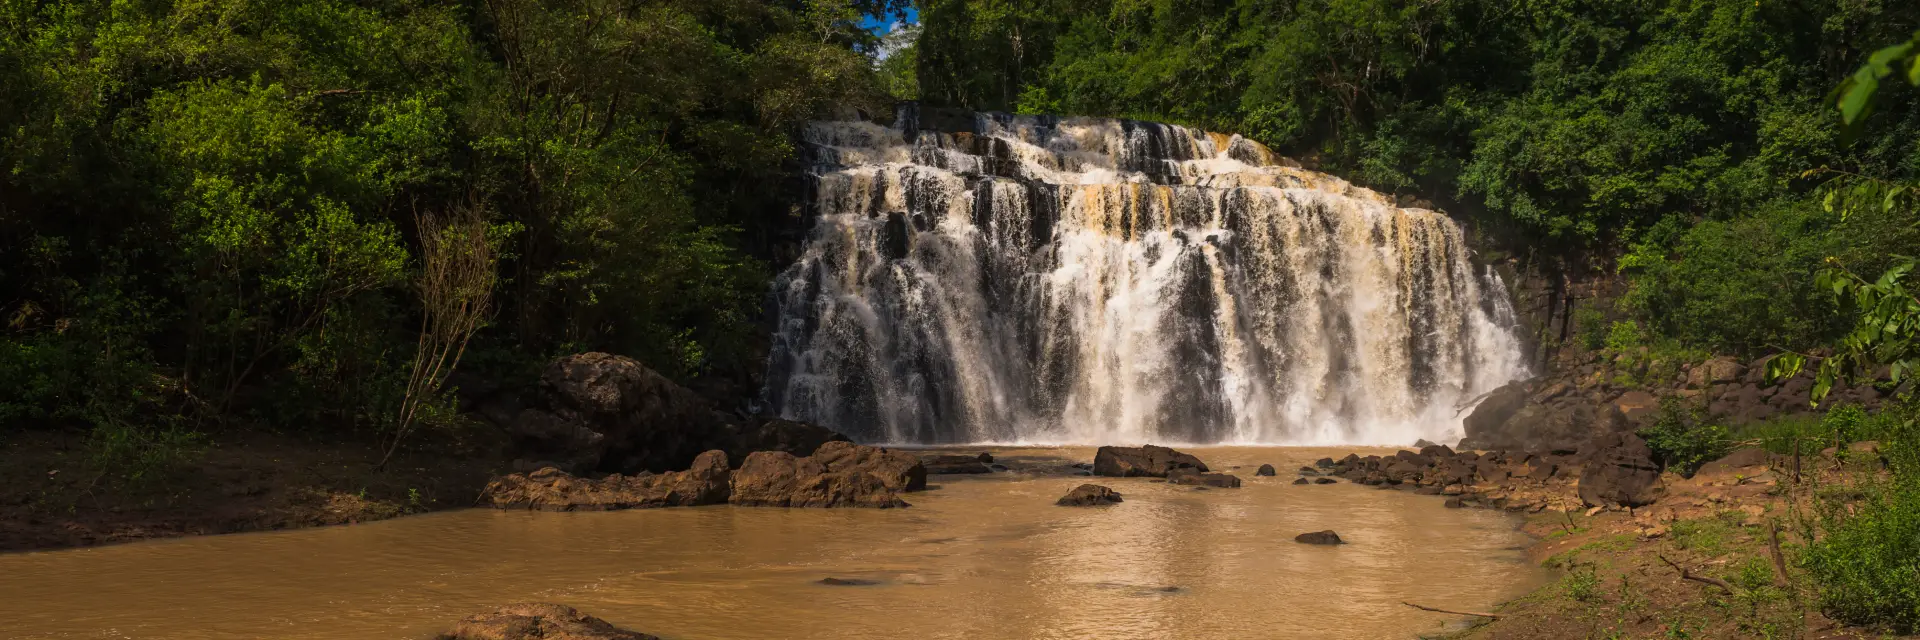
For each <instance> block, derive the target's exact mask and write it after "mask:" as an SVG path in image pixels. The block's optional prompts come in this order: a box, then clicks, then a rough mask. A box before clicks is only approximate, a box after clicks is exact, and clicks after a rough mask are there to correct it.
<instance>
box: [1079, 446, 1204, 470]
mask: <svg viewBox="0 0 1920 640" xmlns="http://www.w3.org/2000/svg"><path fill="white" fill-rule="evenodd" d="M1176 469H1192V470H1194V471H1199V472H1203V473H1204V472H1206V471H1209V469H1208V468H1207V463H1205V462H1201V461H1200V459H1199V458H1196V457H1194V456H1192V455H1190V454H1185V453H1181V452H1178V451H1174V450H1172V449H1168V448H1166V447H1156V446H1154V445H1146V446H1144V447H1100V450H1099V451H1098V452H1097V453H1095V454H1094V457H1093V475H1096V476H1108V477H1115V478H1133V477H1152V478H1164V477H1167V474H1168V473H1171V472H1173V471H1174V470H1176Z"/></svg>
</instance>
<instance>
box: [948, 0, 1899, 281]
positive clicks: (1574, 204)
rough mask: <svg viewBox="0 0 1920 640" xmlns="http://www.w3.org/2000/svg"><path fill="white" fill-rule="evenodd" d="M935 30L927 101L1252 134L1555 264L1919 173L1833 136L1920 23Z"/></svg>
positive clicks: (1531, 13)
mask: <svg viewBox="0 0 1920 640" xmlns="http://www.w3.org/2000/svg"><path fill="white" fill-rule="evenodd" d="M921 16H922V18H923V20H924V22H925V25H926V33H925V37H924V38H923V39H922V45H921V46H922V50H921V52H920V63H921V69H920V77H921V79H922V80H923V84H924V85H925V88H926V89H927V90H926V91H925V92H924V97H925V98H926V99H928V100H930V101H933V102H936V103H940V104H948V105H962V106H970V107H976V108H989V109H1005V110H1011V109H1014V108H1018V109H1020V110H1022V111H1037V110H1057V111H1062V112H1066V113H1072V114H1085V115H1108V116H1122V117H1135V118H1143V119H1153V120H1162V121H1172V122H1180V123H1185V124H1191V125H1196V126H1202V127H1207V128H1211V129H1215V130H1224V131H1232V132H1237V133H1241V134H1245V135H1248V136H1251V137H1254V138H1256V139H1258V140H1260V141H1262V142H1265V143H1267V144H1268V145H1269V146H1272V147H1274V148H1275V149H1277V150H1280V151H1281V152H1283V153H1288V154H1293V155H1298V156H1308V157H1312V158H1315V159H1317V160H1319V161H1320V162H1321V163H1322V164H1323V165H1324V166H1325V167H1327V168H1328V169H1330V170H1333V171H1334V172H1336V173H1339V174H1341V175H1342V176H1343V177H1347V178H1350V179H1356V180H1358V181H1360V182H1362V183H1364V184H1366V185H1368V186H1372V187H1375V188H1379V189H1382V190H1386V191H1396V192H1404V191H1415V192H1419V193H1422V194H1424V195H1428V196H1429V197H1435V196H1439V197H1445V198H1451V199H1454V200H1455V201H1456V202H1457V203H1458V204H1459V205H1461V207H1460V208H1461V209H1464V212H1467V213H1478V214H1481V216H1482V217H1483V218H1484V219H1485V220H1486V221H1488V222H1490V223H1492V224H1493V225H1494V226H1495V227H1499V228H1509V229H1515V230H1518V231H1521V232H1522V233H1523V234H1524V235H1525V236H1527V237H1529V238H1532V239H1536V240H1539V241H1541V242H1540V244H1539V246H1544V247H1549V248H1596V247H1608V246H1620V245H1621V244H1624V243H1626V242H1631V241H1633V240H1635V238H1634V235H1635V232H1637V231H1639V230H1644V229H1647V228H1650V227H1652V226H1653V225H1654V224H1656V223H1658V222H1659V221H1660V220H1662V219H1663V218H1666V217H1667V216H1669V215H1683V216H1687V217H1689V218H1693V217H1700V216H1704V217H1706V218H1708V219H1715V220H1728V219H1735V218H1739V217H1741V216H1743V215H1745V214H1746V213H1747V212H1748V211H1750V210H1751V209H1752V208H1754V207H1756V206H1759V205H1762V204H1764V203H1767V202H1770V201H1773V200H1775V199H1778V198H1781V197H1790V196H1794V195H1798V194H1799V193H1802V191H1801V190H1802V189H1804V187H1805V186H1806V185H1804V184H1797V183H1796V182H1795V181H1794V179H1793V176H1795V175H1797V174H1798V173H1800V172H1801V171H1803V170H1805V169H1806V168H1808V167H1812V166H1819V165H1820V164H1823V163H1824V164H1831V165H1834V166H1839V165H1841V164H1845V165H1847V166H1850V167H1856V168H1862V169H1870V170H1874V171H1879V170H1883V169H1884V170H1887V171H1890V172H1900V171H1906V172H1911V171H1913V170H1914V169H1915V167H1914V166H1913V165H1912V164H1911V159H1912V157H1913V153H1914V145H1913V140H1912V139H1911V138H1910V137H1903V134H1910V133H1912V132H1914V131H1920V114H1914V113H1911V112H1906V113H1894V112H1892V111H1883V112H1881V113H1879V114H1877V115H1876V116H1874V119H1875V120H1877V121H1879V122H1881V123H1882V125H1883V126H1884V127H1886V128H1885V129H1884V130H1882V132H1881V133H1880V134H1879V137H1877V138H1874V139H1873V140H1872V141H1871V143H1870V144H1865V145H1860V146H1856V147H1853V148H1848V147H1846V146H1845V142H1844V141H1843V139H1842V137H1841V135H1840V126H1839V123H1836V122H1833V121H1831V120H1829V119H1826V118H1823V117H1820V114H1821V113H1822V111H1823V109H1824V108H1827V106H1828V104H1829V103H1828V90H1829V89H1830V88H1831V87H1832V86H1833V83H1834V82H1835V81H1837V80H1838V79H1839V78H1840V76H1841V74H1842V73H1843V69H1842V68H1841V67H1840V66H1839V65H1836V64H1835V61H1857V60H1861V59H1864V58H1866V57H1868V54H1869V53H1871V51H1870V50H1867V49H1862V48H1860V47H1862V46H1865V45H1867V44H1868V43H1874V44H1878V43H1884V42H1888V41H1892V40H1894V39H1896V38H1901V39H1904V38H1905V37H1906V36H1907V35H1908V34H1910V33H1912V32H1913V30H1914V29H1915V28H1916V27H1920V7H1916V6H1914V5H1913V4H1912V3H1898V2H1886V1H1882V0H1870V1H1868V2H1836V1H1832V0H1793V1H1790V2H1774V3H1759V4H1754V3H1739V2H1722V1H1719V0H1629V1H1624V2H1598V1H1589V0H1570V1H1563V2H1545V3H1519V4H1515V3H1511V2H1498V1H1494V0H1441V1H1438V2H1415V1H1409V0H1287V1H1283V2H1255V1H1253V0H1208V1H1201V2H1172V1H1169V0H1099V1H1096V2H1058V1H1048V2H1006V1H1005V0H936V1H931V2H926V3H923V7H922V12H921ZM1843 64H1844V63H1843ZM1776 275H1779V274H1776Z"/></svg>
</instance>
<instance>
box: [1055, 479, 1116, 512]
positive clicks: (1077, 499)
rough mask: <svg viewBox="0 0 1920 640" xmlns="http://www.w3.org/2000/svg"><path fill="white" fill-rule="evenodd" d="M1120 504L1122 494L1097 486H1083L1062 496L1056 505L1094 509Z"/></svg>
mask: <svg viewBox="0 0 1920 640" xmlns="http://www.w3.org/2000/svg"><path fill="white" fill-rule="evenodd" d="M1116 502H1120V492H1118V491H1114V490H1113V489H1109V488H1107V487H1103V486H1100V485H1097V484H1083V485H1080V486H1079V487H1076V488H1074V490H1072V491H1069V492H1067V495H1065V496H1061V497H1060V499H1059V500H1058V501H1056V502H1054V504H1056V505H1059V506H1062V507H1094V506H1099V505H1104V504H1114V503H1116Z"/></svg>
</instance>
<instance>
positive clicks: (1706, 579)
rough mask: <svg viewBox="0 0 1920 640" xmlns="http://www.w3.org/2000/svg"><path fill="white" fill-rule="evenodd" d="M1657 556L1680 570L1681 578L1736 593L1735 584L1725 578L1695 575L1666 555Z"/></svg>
mask: <svg viewBox="0 0 1920 640" xmlns="http://www.w3.org/2000/svg"><path fill="white" fill-rule="evenodd" d="M1656 557H1658V558H1660V561H1661V562H1665V563H1667V566H1669V567H1673V570H1674V571H1678V572H1680V579H1681V580H1692V581H1694V582H1698V583H1701V584H1710V585H1713V586H1716V587H1720V588H1721V589H1722V590H1724V591H1726V592H1727V595H1733V593H1734V589H1733V585H1731V584H1728V583H1727V581H1725V580H1721V579H1719V578H1715V577H1712V576H1702V575H1695V574H1694V573H1693V572H1691V571H1688V570H1686V568H1685V567H1682V566H1680V565H1677V564H1674V563H1673V561H1672V560H1668V559H1667V557H1666V556H1656Z"/></svg>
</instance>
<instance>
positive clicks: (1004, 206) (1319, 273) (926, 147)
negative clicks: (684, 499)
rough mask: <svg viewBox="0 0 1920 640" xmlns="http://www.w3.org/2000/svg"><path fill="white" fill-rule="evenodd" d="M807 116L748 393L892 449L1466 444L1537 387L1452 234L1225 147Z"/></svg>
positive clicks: (1485, 279)
mask: <svg viewBox="0 0 1920 640" xmlns="http://www.w3.org/2000/svg"><path fill="white" fill-rule="evenodd" d="M972 119H973V121H972V123H971V130H970V131H969V130H967V127H964V126H953V123H952V122H950V121H951V120H952V118H951V117H949V118H948V120H949V122H945V123H943V126H942V127H941V128H943V129H945V132H942V131H936V130H934V129H933V128H931V127H927V128H923V127H922V126H921V114H920V112H919V111H918V110H916V109H914V108H913V107H911V106H908V107H903V108H902V110H901V112H900V114H899V115H898V117H897V118H896V120H895V124H894V125H893V126H883V125H879V124H875V123H871V122H864V121H847V122H817V123H813V124H812V125H810V126H809V127H808V129H807V131H806V142H807V147H808V153H809V154H810V158H811V160H812V163H813V164H812V167H813V169H812V177H813V181H812V183H813V188H812V192H813V193H812V195H811V199H812V202H811V203H810V204H811V206H812V207H813V213H814V214H815V215H816V219H815V221H814V223H813V224H814V226H813V227H812V229H811V231H810V235H809V237H808V239H807V241H806V243H805V246H804V251H803V254H802V255H801V257H800V258H799V259H798V260H797V261H796V262H795V263H793V264H792V265H791V267H790V268H788V269H787V270H786V271H785V272H784V273H783V274H782V275H781V276H780V277H779V278H778V279H777V280H776V282H775V284H774V287H773V291H772V296H773V299H774V303H775V304H776V305H777V307H778V309H777V314H778V326H777V327H776V331H775V335H774V337H773V349H772V353H771V356H770V358H769V363H768V371H767V386H766V388H765V390H764V396H763V401H764V402H765V403H766V405H767V408H768V409H770V410H772V411H774V412H776V413H778V414H780V415H782V416H783V417H786V418H789V419H796V420H806V421H811V422H816V423H820V424H824V425H827V426H829V427H833V428H835V429H837V430H840V431H842V432H843V433H846V434H848V435H849V436H850V437H853V438H854V439H856V440H859V441H863V442H871V443H887V444H949V443H1020V444H1053V443H1075V444H1138V443H1146V442H1151V443H1159V444H1269V445H1329V444H1389V445H1406V444H1410V443H1412V442H1414V441H1415V440H1416V439H1421V438H1425V439H1428V440H1433V441H1436V442H1452V441H1457V440H1458V439H1459V437H1460V435H1461V433H1460V431H1461V422H1462V419H1463V417H1464V416H1465V414H1466V413H1468V412H1469V411H1470V410H1471V405H1472V404H1473V403H1474V402H1475V401H1476V400H1477V399H1478V398H1479V397H1480V396H1481V395H1482V394H1484V393H1485V392H1487V391H1489V390H1492V389H1494V388H1496V387H1498V386H1500V385H1502V384H1504V383H1506V382H1508V381H1511V380H1514V379H1517V378H1521V377H1524V376H1525V375H1526V371H1525V364H1524V359H1523V356H1522V353H1521V347H1520V344H1519V342H1518V340H1517V339H1516V338H1515V335H1514V332H1513V325H1514V324H1515V320H1514V314H1513V310H1512V308H1511V306H1510V303H1509V302H1508V300H1507V294H1506V291H1505V288H1504V285H1503V284H1502V283H1501V282H1500V280H1499V278H1498V277H1497V276H1496V275H1494V273H1493V272H1492V270H1491V268H1488V267H1477V266H1475V265H1473V264H1472V263H1471V262H1470V261H1469V255H1468V254H1469V251H1468V248H1467V246H1466V243H1465V240H1464V238H1463V233H1462V231H1461V229H1460V227H1459V226H1458V225H1456V224H1455V223H1454V222H1453V221H1452V220H1450V219H1448V218H1447V217H1446V216H1444V215H1441V214H1439V213H1436V212H1432V211H1428V210H1423V209H1412V208H1401V207H1398V206H1395V205H1394V203H1393V201H1392V200H1391V199H1390V198H1388V197H1386V196H1383V195H1381V194H1378V193H1376V192H1373V191H1370V190H1367V189H1363V188H1359V187H1355V186H1352V185H1350V184H1348V183H1347V182H1345V181H1343V180H1340V179H1338V178H1335V177H1332V176H1329V175H1326V174H1321V173H1317V172H1313V171H1308V170H1304V169H1301V168H1299V167H1298V165H1297V163H1294V162H1291V161H1289V160H1286V159H1284V158H1278V157H1276V156H1275V155H1274V154H1273V153H1271V152H1270V151H1268V150H1267V149H1266V148H1264V147H1262V146H1260V145H1259V144H1257V143H1254V142H1252V141H1249V140H1246V139H1243V138H1240V137H1238V136H1227V135H1222V134H1216V133H1208V132H1204V131H1198V130H1193V129H1188V128H1184V127H1178V126H1171V125H1162V124H1154V123H1144V122H1134V121H1123V120H1108V119H1091V118H1068V119H1061V118H1054V117H1039V116H1010V115H1006V114H977V115H973V116H972Z"/></svg>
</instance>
